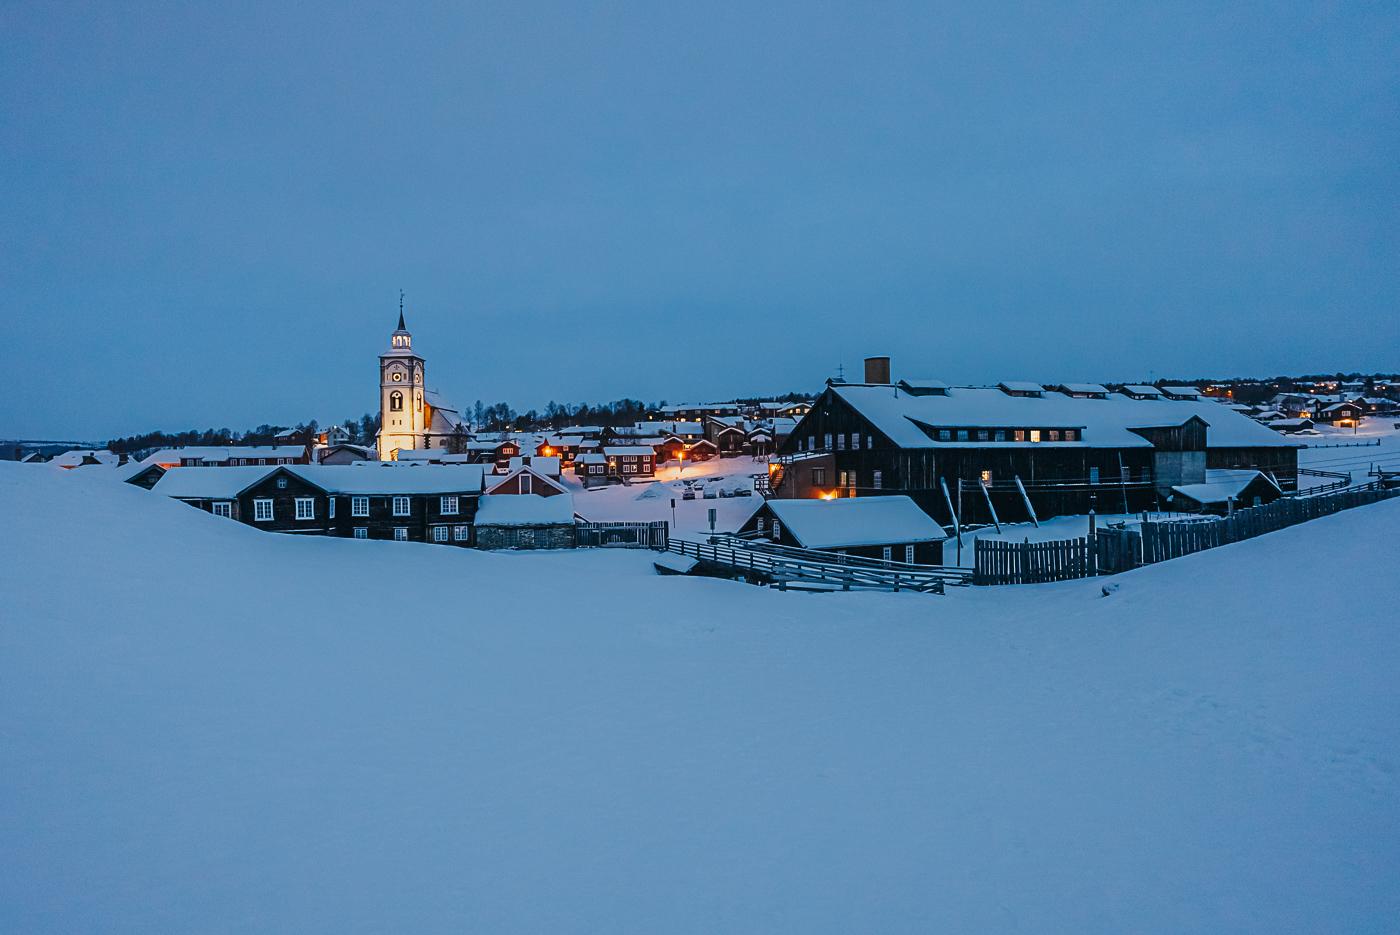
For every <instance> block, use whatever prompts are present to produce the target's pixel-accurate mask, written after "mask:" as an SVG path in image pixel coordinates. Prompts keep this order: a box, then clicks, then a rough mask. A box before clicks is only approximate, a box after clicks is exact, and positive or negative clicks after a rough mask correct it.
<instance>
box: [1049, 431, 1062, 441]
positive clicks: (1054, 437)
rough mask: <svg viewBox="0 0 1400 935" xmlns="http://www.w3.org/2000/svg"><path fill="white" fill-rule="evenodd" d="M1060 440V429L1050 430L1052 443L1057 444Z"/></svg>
mask: <svg viewBox="0 0 1400 935" xmlns="http://www.w3.org/2000/svg"><path fill="white" fill-rule="evenodd" d="M1059 440H1060V430H1059V429H1051V430H1050V441H1052V442H1057V441H1059Z"/></svg>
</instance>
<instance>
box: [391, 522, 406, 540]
mask: <svg viewBox="0 0 1400 935" xmlns="http://www.w3.org/2000/svg"><path fill="white" fill-rule="evenodd" d="M394 541H395V542H407V541H408V527H407V526H395V527H394Z"/></svg>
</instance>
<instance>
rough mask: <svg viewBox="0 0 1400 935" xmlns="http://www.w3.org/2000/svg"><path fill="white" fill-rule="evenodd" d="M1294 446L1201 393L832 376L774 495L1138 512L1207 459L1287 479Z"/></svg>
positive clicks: (976, 509) (987, 513)
mask: <svg viewBox="0 0 1400 935" xmlns="http://www.w3.org/2000/svg"><path fill="white" fill-rule="evenodd" d="M876 375H877V376H878V375H880V374H878V373H877V374H876ZM867 376H868V377H869V376H870V374H867ZM886 379H888V378H887V377H886ZM1139 389H1141V388H1139ZM1299 447H1300V445H1299V443H1298V442H1297V441H1295V440H1292V439H1288V438H1285V437H1282V436H1281V435H1280V434H1279V433H1277V432H1273V431H1270V430H1269V429H1268V428H1266V427H1264V426H1262V425H1260V424H1259V423H1258V422H1255V421H1254V420H1252V419H1250V418H1248V417H1246V416H1243V415H1241V414H1240V413H1237V412H1234V411H1232V410H1230V409H1228V408H1226V407H1225V406H1221V405H1220V404H1218V403H1216V402H1213V401H1211V400H1207V399H1189V400H1188V399H1169V398H1166V396H1165V394H1159V395H1157V396H1155V397H1154V396H1151V395H1149V394H1146V393H1139V394H1137V396H1136V397H1134V396H1129V395H1125V394H1122V393H1110V394H1107V395H1106V396H1103V395H1100V394H1084V393H1078V394H1075V393H1066V392H1062V391H1059V390H1053V389H1046V388H1044V387H1041V386H1039V385H1038V384H1028V383H1003V384H999V385H997V386H982V387H951V386H947V385H946V384H939V383H937V381H920V382H919V383H917V384H914V383H908V382H905V383H901V384H891V383H889V382H878V383H877V382H872V381H870V380H867V382H865V383H860V384H855V383H833V384H831V385H829V386H828V387H827V389H826V391H825V392H823V393H822V395H821V396H820V397H819V398H818V400H817V402H816V404H815V406H814V408H813V410H812V412H810V413H809V414H808V415H807V416H806V417H804V418H803V419H802V421H801V422H800V423H798V425H797V427H796V429H795V430H794V431H793V433H792V434H791V435H790V436H789V437H788V439H787V440H786V441H785V442H783V443H782V444H781V445H780V446H779V448H778V452H777V457H776V458H775V459H774V462H773V470H772V471H771V472H770V494H769V495H770V496H771V497H777V498H781V499H806V498H814V497H840V498H850V497H857V496H888V495H891V494H899V495H907V496H909V497H911V498H913V499H914V501H915V502H916V503H918V504H919V506H920V507H921V508H923V509H924V510H925V511H926V512H928V513H929V514H930V515H931V516H933V517H934V518H935V519H936V520H938V521H939V522H940V523H943V524H944V525H950V524H952V523H953V522H954V519H955V518H956V519H957V521H959V522H962V523H967V524H972V523H987V522H992V521H993V519H1000V520H1013V519H1014V520H1028V519H1030V517H1031V516H1032V515H1035V516H1036V517H1046V516H1054V515H1061V514H1077V513H1085V512H1087V511H1088V510H1089V509H1090V508H1091V507H1093V508H1095V509H1097V510H1098V511H1099V512H1115V513H1116V512H1137V511H1139V510H1143V509H1150V508H1153V507H1154V506H1156V505H1158V504H1160V503H1161V502H1162V500H1163V499H1164V498H1165V497H1166V496H1168V495H1170V492H1171V488H1172V487H1173V486H1176V485H1180V484H1190V483H1202V482H1204V472H1205V470H1206V469H1208V468H1222V469H1225V468H1228V469H1253V470H1262V471H1266V472H1268V473H1270V474H1272V475H1273V476H1275V477H1277V478H1278V479H1279V480H1280V482H1281V483H1282V484H1283V485H1284V486H1285V489H1292V488H1293V487H1294V486H1296V478H1297V450H1298V448H1299Z"/></svg>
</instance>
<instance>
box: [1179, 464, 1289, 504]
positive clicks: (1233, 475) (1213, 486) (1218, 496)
mask: <svg viewBox="0 0 1400 935" xmlns="http://www.w3.org/2000/svg"><path fill="white" fill-rule="evenodd" d="M1261 477H1262V478H1263V479H1264V481H1265V482H1266V483H1268V484H1269V485H1270V486H1272V487H1273V488H1274V489H1275V490H1277V489H1278V485H1277V484H1275V483H1274V482H1273V481H1272V480H1270V479H1269V477H1268V475H1266V474H1263V473H1260V472H1259V471H1241V470H1223V469H1221V470H1217V469H1208V470H1207V471H1206V482H1205V483H1204V484H1181V485H1179V486H1176V487H1173V488H1172V490H1173V491H1175V492H1176V493H1179V494H1181V495H1182V496H1184V497H1188V498H1190V499H1192V500H1195V501H1196V502H1197V503H1200V504H1212V503H1225V502H1226V501H1227V500H1229V499H1230V498H1231V497H1236V498H1238V497H1239V496H1240V494H1241V493H1243V492H1244V489H1245V488H1246V487H1248V486H1249V485H1250V484H1252V483H1254V482H1255V481H1256V480H1258V479H1259V478H1261Z"/></svg>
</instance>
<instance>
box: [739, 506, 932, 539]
mask: <svg viewBox="0 0 1400 935" xmlns="http://www.w3.org/2000/svg"><path fill="white" fill-rule="evenodd" d="M765 505H766V506H767V507H768V509H770V510H772V512H773V515H774V516H776V517H777V518H778V520H779V521H781V522H782V524H783V529H784V537H786V535H787V534H788V533H790V534H791V535H792V536H793V538H795V539H796V540H797V541H798V542H799V543H800V544H801V545H802V546H803V548H808V549H839V548H850V547H856V546H870V545H893V544H896V543H916V542H942V541H943V540H944V539H946V538H948V534H947V533H946V532H944V531H943V527H942V526H940V525H938V524H937V523H935V522H934V521H933V520H932V519H931V518H930V517H929V515H928V514H927V513H925V512H924V511H923V510H921V509H919V507H918V505H917V504H915V503H914V501H913V500H911V499H909V498H908V497H906V496H903V495H896V496H888V497H848V498H843V499H840V500H769V501H767V503H766V504H765Z"/></svg>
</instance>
